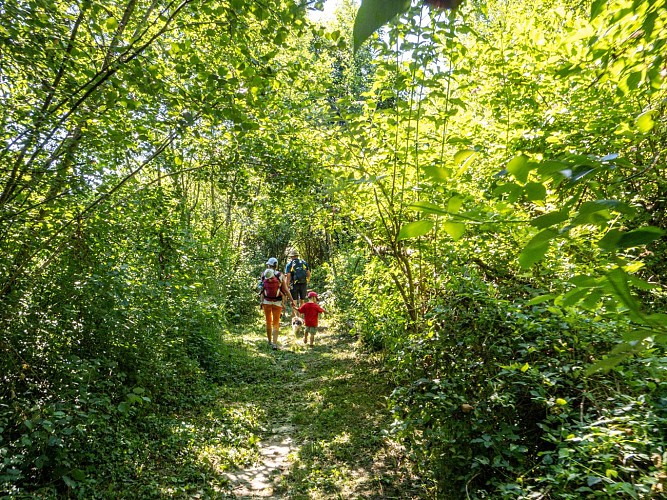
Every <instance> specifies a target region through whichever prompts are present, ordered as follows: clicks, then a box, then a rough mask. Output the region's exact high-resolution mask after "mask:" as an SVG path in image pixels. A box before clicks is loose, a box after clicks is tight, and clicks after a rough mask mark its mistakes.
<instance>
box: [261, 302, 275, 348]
mask: <svg viewBox="0 0 667 500" xmlns="http://www.w3.org/2000/svg"><path fill="white" fill-rule="evenodd" d="M272 307H273V306H271V305H269V304H264V305H262V309H264V319H265V320H266V340H268V341H269V344H270V343H271V329H272V328H271V322H272V314H273V312H272V311H271V308H272Z"/></svg>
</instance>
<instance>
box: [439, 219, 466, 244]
mask: <svg viewBox="0 0 667 500" xmlns="http://www.w3.org/2000/svg"><path fill="white" fill-rule="evenodd" d="M442 228H443V229H444V230H445V232H446V233H447V234H448V235H449V236H451V237H452V239H453V240H454V241H457V240H459V239H460V238H461V236H463V233H465V230H466V226H465V224H462V223H461V222H452V221H447V222H445V223H444V224H443V225H442Z"/></svg>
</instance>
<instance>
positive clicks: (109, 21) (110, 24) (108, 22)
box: [104, 17, 118, 31]
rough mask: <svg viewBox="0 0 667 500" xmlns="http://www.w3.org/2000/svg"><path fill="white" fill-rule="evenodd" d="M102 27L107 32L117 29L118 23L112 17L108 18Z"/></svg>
mask: <svg viewBox="0 0 667 500" xmlns="http://www.w3.org/2000/svg"><path fill="white" fill-rule="evenodd" d="M104 26H105V27H106V29H108V30H109V31H113V30H115V29H116V28H118V21H116V20H115V19H114V18H113V17H110V18H109V19H107V20H106V22H105V23H104Z"/></svg>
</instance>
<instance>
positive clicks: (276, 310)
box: [270, 305, 283, 344]
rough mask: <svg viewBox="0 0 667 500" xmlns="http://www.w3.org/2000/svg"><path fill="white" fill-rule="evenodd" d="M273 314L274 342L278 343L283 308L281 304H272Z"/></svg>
mask: <svg viewBox="0 0 667 500" xmlns="http://www.w3.org/2000/svg"><path fill="white" fill-rule="evenodd" d="M270 307H271V314H272V321H271V326H272V330H273V332H272V333H273V343H274V344H277V343H278V332H279V331H280V314H281V313H282V310H283V308H282V307H281V306H279V305H275V306H274V305H271V306H270Z"/></svg>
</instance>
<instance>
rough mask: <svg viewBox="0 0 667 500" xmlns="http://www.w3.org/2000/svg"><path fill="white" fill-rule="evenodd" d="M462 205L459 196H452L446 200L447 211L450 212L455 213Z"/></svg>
mask: <svg viewBox="0 0 667 500" xmlns="http://www.w3.org/2000/svg"><path fill="white" fill-rule="evenodd" d="M462 206H463V199H462V198H460V197H459V196H452V197H451V198H450V199H449V201H448V202H447V211H448V212H449V213H450V214H456V213H458V212H459V210H460V209H461V207H462Z"/></svg>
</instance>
